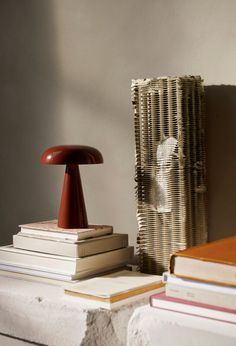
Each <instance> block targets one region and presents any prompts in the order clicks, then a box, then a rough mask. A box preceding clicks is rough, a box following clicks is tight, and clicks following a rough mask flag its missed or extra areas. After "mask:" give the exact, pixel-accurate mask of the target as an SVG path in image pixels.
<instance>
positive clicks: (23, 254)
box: [0, 245, 134, 275]
mask: <svg viewBox="0 0 236 346" xmlns="http://www.w3.org/2000/svg"><path fill="white" fill-rule="evenodd" d="M133 253H134V248H133V247H132V246H129V247H126V248H123V249H118V250H113V251H109V252H105V253H101V254H97V255H93V256H88V257H81V258H80V257H78V258H72V257H65V256H59V255H50V254H44V253H40V252H33V251H27V250H21V249H15V248H14V247H13V246H11V245H10V246H2V247H0V265H16V266H22V267H25V268H32V269H36V270H42V271H43V270H45V271H47V270H50V271H56V272H57V273H58V272H59V273H61V274H63V273H64V274H70V275H75V274H76V273H78V272H82V271H93V270H99V269H104V268H106V266H118V265H120V266H121V265H126V264H127V263H128V262H130V261H131V260H132V257H133Z"/></svg>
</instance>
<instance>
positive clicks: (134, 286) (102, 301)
mask: <svg viewBox="0 0 236 346" xmlns="http://www.w3.org/2000/svg"><path fill="white" fill-rule="evenodd" d="M64 291H65V293H66V294H68V295H72V296H75V297H77V298H79V299H80V300H81V301H84V302H85V301H87V302H89V303H92V304H94V306H96V307H103V308H107V309H111V308H112V307H117V306H119V305H121V304H126V303H128V302H131V300H132V301H133V300H137V299H140V298H144V297H148V296H150V295H151V294H152V293H153V292H154V291H155V293H157V292H163V291H164V284H163V283H162V280H161V276H158V275H148V274H143V273H139V272H132V271H127V270H123V271H120V272H116V273H113V274H109V275H105V276H100V277H97V278H92V279H88V280H84V281H82V282H79V283H77V284H75V285H71V286H70V287H66V288H65V290H64Z"/></svg>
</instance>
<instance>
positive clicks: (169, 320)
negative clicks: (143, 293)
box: [127, 306, 236, 346]
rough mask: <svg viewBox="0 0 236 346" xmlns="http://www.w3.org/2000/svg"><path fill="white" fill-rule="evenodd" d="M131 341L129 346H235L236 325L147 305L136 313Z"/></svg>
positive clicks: (129, 328) (132, 324)
mask: <svg viewBox="0 0 236 346" xmlns="http://www.w3.org/2000/svg"><path fill="white" fill-rule="evenodd" d="M127 338H128V345H129V346H173V345H174V346H190V345H191V346H223V345H224V346H235V345H236V325H235V324H230V323H225V322H220V321H215V320H211V319H206V318H199V317H196V316H190V315H184V314H180V313H176V312H171V311H164V310H158V309H155V308H151V307H150V306H143V307H138V308H137V309H136V310H135V311H134V314H133V315H132V317H131V319H130V321H129V325H128V336H127Z"/></svg>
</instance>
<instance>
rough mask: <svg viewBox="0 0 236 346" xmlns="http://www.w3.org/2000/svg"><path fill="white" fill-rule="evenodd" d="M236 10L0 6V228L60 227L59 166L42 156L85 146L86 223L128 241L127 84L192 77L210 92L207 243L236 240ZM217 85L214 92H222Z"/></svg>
mask: <svg viewBox="0 0 236 346" xmlns="http://www.w3.org/2000/svg"><path fill="white" fill-rule="evenodd" d="M235 13H236V1H235V0H224V1H222V0H198V1H196V0H148V1H141V0H121V1H114V0H99V1H96V0H93V1H92V0H54V1H53V0H40V1H37V0H21V1H17V0H2V1H1V2H0V80H1V83H0V117H1V127H0V129H1V135H0V159H1V161H0V162H1V165H0V213H1V214H0V228H1V236H0V239H1V243H2V244H3V243H9V242H10V241H11V236H12V234H14V233H16V232H17V225H18V224H20V223H25V222H30V221H36V220H42V219H49V218H54V217H56V216H57V210H58V206H59V200H60V193H61V184H62V180H63V171H64V168H63V167H54V166H45V167H43V166H40V164H39V158H40V155H41V153H42V151H43V150H44V149H45V148H46V147H48V146H52V145H57V144H70V143H74V144H87V145H91V146H95V147H97V148H99V149H100V150H101V152H102V153H103V155H104V160H105V163H104V165H99V166H86V167H83V168H82V169H81V173H82V180H83V185H84V194H85V199H86V204H87V212H88V217H89V220H90V222H91V223H92V222H95V223H108V224H113V225H114V227H115V230H116V231H119V232H128V233H129V235H130V241H131V243H134V242H135V238H136V229H137V226H136V217H135V202H134V181H133V176H134V132H133V117H132V108H131V102H130V83H131V79H132V78H139V77H153V76H162V75H183V74H200V75H201V76H202V77H203V78H204V80H205V84H206V85H207V86H208V87H207V89H206V96H207V98H206V108H207V118H208V123H207V128H208V132H207V154H208V171H209V214H210V218H209V226H210V238H211V239H216V238H220V237H223V236H225V235H230V234H235V230H236V216H235V215H236V213H235V210H236V197H235V196H236V193H235V192H236V187H235V181H236V179H235V178H236V159H235V156H236V155H235V148H236V139H235V138H236V137H235V129H236V116H235V113H236V87H235V85H236V48H235V47H236V22H235ZM223 84H224V85H225V86H222V85H223Z"/></svg>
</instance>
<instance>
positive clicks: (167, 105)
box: [132, 76, 207, 274]
mask: <svg viewBox="0 0 236 346" xmlns="http://www.w3.org/2000/svg"><path fill="white" fill-rule="evenodd" d="M203 96H204V89H203V84H202V79H201V77H199V76H186V77H161V78H153V79H138V80H133V81H132V103H133V108H134V123H135V142H136V169H135V181H136V183H137V184H136V198H137V219H138V228H139V232H138V240H137V242H138V255H139V267H140V270H141V271H142V272H146V273H152V274H161V273H162V272H163V271H165V270H167V269H168V263H169V257H170V254H171V253H173V252H175V251H177V250H181V249H185V248H186V247H189V246H192V245H196V244H200V243H203V242H205V241H206V240H207V224H206V169H205V147H204V128H205V125H204V122H205V119H204V112H203Z"/></svg>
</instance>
